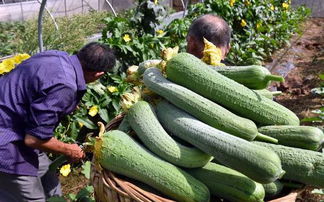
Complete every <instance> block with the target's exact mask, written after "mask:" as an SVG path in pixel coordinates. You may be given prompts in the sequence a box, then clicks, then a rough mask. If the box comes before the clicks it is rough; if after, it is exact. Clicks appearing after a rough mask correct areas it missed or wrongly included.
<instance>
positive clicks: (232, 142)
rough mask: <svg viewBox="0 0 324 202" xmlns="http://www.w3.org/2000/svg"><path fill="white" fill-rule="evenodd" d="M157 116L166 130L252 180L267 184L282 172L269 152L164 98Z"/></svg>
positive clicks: (275, 157) (277, 161)
mask: <svg viewBox="0 0 324 202" xmlns="http://www.w3.org/2000/svg"><path fill="white" fill-rule="evenodd" d="M157 116H158V119H159V121H160V122H161V124H162V125H163V127H164V128H165V129H166V130H167V131H169V132H171V133H172V134H173V135H175V136H178V137H179V138H181V139H183V140H185V141H187V142H189V143H190V144H192V145H194V146H196V147H197V148H199V149H201V150H202V151H204V152H206V153H207V154H210V155H212V156H214V158H215V159H216V160H217V161H218V162H220V163H222V164H223V165H225V166H227V167H229V168H232V169H234V170H237V171H239V172H241V173H242V174H244V175H246V176H248V177H249V178H251V179H253V180H255V181H256V182H259V183H270V182H273V181H275V180H276V179H278V178H279V177H281V176H282V175H283V174H284V171H283V170H282V169H281V163H280V159H279V157H278V155H276V153H274V152H273V151H271V150H269V149H264V148H262V147H259V146H257V145H254V144H252V143H251V142H248V141H246V140H244V139H241V138H238V137H235V136H232V135H229V134H228V133H225V132H222V131H220V130H217V129H215V128H213V127H211V126H209V125H207V124H205V123H203V122H201V121H199V120H197V119H196V118H194V117H193V116H191V115H189V114H187V113H186V112H184V111H182V110H180V109H179V108H176V107H175V106H174V105H171V104H169V103H167V102H166V101H163V102H160V103H159V104H158V105H157Z"/></svg>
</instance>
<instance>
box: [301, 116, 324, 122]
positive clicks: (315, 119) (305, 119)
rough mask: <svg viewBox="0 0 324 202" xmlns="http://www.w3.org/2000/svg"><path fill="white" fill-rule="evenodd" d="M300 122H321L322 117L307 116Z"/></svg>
mask: <svg viewBox="0 0 324 202" xmlns="http://www.w3.org/2000/svg"><path fill="white" fill-rule="evenodd" d="M301 122H320V123H321V122H323V119H321V118H320V117H309V118H303V119H302V120H301Z"/></svg>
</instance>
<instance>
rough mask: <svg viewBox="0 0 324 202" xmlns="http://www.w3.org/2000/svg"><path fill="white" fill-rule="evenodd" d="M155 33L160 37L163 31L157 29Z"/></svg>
mask: <svg viewBox="0 0 324 202" xmlns="http://www.w3.org/2000/svg"><path fill="white" fill-rule="evenodd" d="M156 33H157V34H158V35H162V34H164V31H163V30H162V29H159V30H156Z"/></svg>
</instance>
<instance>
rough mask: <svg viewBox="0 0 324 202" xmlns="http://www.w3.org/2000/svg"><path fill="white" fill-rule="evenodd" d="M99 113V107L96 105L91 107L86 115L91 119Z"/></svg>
mask: <svg viewBox="0 0 324 202" xmlns="http://www.w3.org/2000/svg"><path fill="white" fill-rule="evenodd" d="M98 112H99V107H98V106H97V105H93V106H92V107H91V108H90V109H89V112H88V114H89V115H90V116H92V117H94V116H96V115H97V114H98Z"/></svg>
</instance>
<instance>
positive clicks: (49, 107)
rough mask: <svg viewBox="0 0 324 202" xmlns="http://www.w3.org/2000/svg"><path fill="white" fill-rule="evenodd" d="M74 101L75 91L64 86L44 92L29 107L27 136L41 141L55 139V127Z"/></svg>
mask: <svg viewBox="0 0 324 202" xmlns="http://www.w3.org/2000/svg"><path fill="white" fill-rule="evenodd" d="M74 99H76V93H75V91H74V90H73V89H72V88H70V87H68V86H65V85H63V84H60V85H56V86H54V87H51V88H48V89H46V90H43V91H42V93H41V95H39V96H38V97H37V98H36V99H34V100H33V101H32V103H31V104H30V106H29V110H28V113H27V116H28V117H27V123H26V125H27V127H26V130H25V134H29V135H32V136H34V137H37V138H39V139H41V140H47V139H50V138H51V137H53V132H54V129H55V127H56V126H57V124H58V122H59V121H60V119H61V117H62V116H63V115H65V114H66V110H67V109H68V108H69V107H70V106H71V105H72V104H73V101H74Z"/></svg>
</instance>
